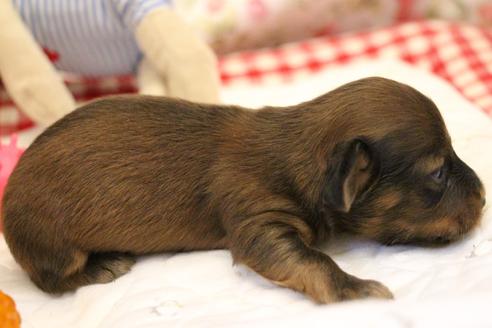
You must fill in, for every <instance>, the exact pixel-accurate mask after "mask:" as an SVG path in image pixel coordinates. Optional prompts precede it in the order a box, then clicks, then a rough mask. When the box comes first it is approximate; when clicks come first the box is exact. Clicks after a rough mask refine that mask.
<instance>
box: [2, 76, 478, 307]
mask: <svg viewBox="0 0 492 328" xmlns="http://www.w3.org/2000/svg"><path fill="white" fill-rule="evenodd" d="M483 199H484V190H483V187H482V184H481V182H480V180H479V179H478V177H477V176H476V174H475V173H474V172H473V171H472V170H471V169H470V168H469V167H468V166H466V164H465V163H463V162H462V161H461V160H460V159H459V158H458V156H457V155H456V154H455V153H454V151H453V148H452V147H451V142H450V138H449V136H448V133H447V131H446V128H445V126H444V122H443V120H442V118H441V116H440V114H439V111H438V109H437V108H436V106H435V105H434V104H433V103H432V102H431V101H430V100H429V99H428V98H426V97H425V96H423V95H422V94H420V93H419V92H417V91H416V90H414V89H412V88H410V87H409V86H406V85H403V84H400V83H397V82H394V81H391V80H387V79H382V78H368V79H363V80H359V81H356V82H353V83H349V84H347V85H344V86H342V87H340V88H338V89H336V90H334V91H332V92H329V93H328V94H325V95H323V96H321V97H319V98H316V99H314V100H312V101H308V102H306V103H302V104H300V105H297V106H292V107H286V108H274V107H267V108H263V109H261V110H259V111H252V110H248V109H245V108H240V107H225V106H211V105H200V104H194V103H189V102H185V101H178V100H173V99H167V98H157V97H141V96H133V97H132V96H128V97H116V98H110V99H104V100H100V101H96V102H94V103H91V104H89V105H87V106H84V107H83V108H80V109H79V110H77V111H75V112H73V113H71V114H69V115H67V116H66V117H65V118H63V119H61V120H60V121H58V122H57V123H55V124H54V125H53V126H51V127H50V128H49V129H47V130H46V131H45V132H44V133H43V134H42V135H41V136H39V137H38V138H37V139H36V141H35V142H34V143H33V144H32V145H31V147H30V148H29V149H28V150H27V151H26V152H25V154H24V156H23V157H22V158H21V160H20V162H19V164H18V166H17V168H16V169H15V171H14V172H13V174H12V176H11V178H10V181H9V183H8V186H7V189H6V192H5V198H4V204H3V217H4V220H5V222H4V227H5V237H6V240H7V243H8V245H9V247H10V249H11V251H12V254H13V255H14V257H15V259H16V260H17V261H18V263H19V264H20V265H21V266H22V267H23V268H24V269H25V270H26V271H27V272H28V274H29V275H30V277H31V278H32V280H33V281H34V282H35V283H36V284H37V285H38V286H39V287H40V288H41V289H43V290H45V291H47V292H53V293H59V292H64V291H68V290H73V289H75V288H77V287H80V286H82V285H86V284H92V283H105V282H109V281H111V280H113V279H115V278H116V277H118V276H120V275H122V274H124V273H125V272H127V271H128V270H129V269H130V267H131V265H132V264H133V263H134V261H133V259H132V255H138V254H149V253H158V252H169V251H191V250H198V249H214V248H228V249H230V250H231V252H232V255H233V258H234V261H235V262H240V263H244V264H245V265H247V266H249V267H250V268H252V269H253V270H255V271H256V272H258V273H259V274H261V275H263V276H265V277H267V278H268V279H270V280H272V281H274V282H276V283H278V284H280V285H282V286H287V287H290V288H293V289H295V290H298V291H301V292H304V293H306V294H307V295H308V296H310V297H311V298H312V299H314V300H315V301H316V302H320V303H326V302H333V301H339V300H346V299H355V298H364V297H382V298H391V297H392V295H391V292H390V291H389V290H388V289H387V288H386V287H384V286H383V285H382V284H380V283H378V282H376V281H370V280H361V279H358V278H356V277H354V276H351V275H349V274H347V273H345V272H343V271H342V270H341V269H340V268H339V267H338V266H337V265H336V264H335V263H334V262H333V260H332V259H331V258H330V257H329V256H328V255H326V254H324V253H322V252H321V251H319V250H318V249H316V245H317V244H318V243H319V242H321V241H323V240H326V239H327V238H329V236H330V235H331V234H333V233H334V232H335V233H336V232H338V231H349V232H352V233H355V234H358V235H363V236H367V237H370V238H373V239H376V240H379V241H381V242H383V243H388V244H393V243H412V242H419V243H420V242H424V243H427V242H430V243H434V242H440V243H443V242H448V241H452V240H456V239H458V238H460V237H461V236H462V235H463V234H464V233H466V232H468V231H469V230H470V229H471V228H472V227H474V226H475V225H476V224H477V222H478V221H479V218H480V215H481V209H482V206H483Z"/></svg>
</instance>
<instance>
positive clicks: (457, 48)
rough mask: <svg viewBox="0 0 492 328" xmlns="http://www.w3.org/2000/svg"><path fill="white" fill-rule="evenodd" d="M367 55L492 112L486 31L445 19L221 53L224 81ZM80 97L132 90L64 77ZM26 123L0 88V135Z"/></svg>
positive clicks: (491, 55)
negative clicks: (402, 65)
mask: <svg viewBox="0 0 492 328" xmlns="http://www.w3.org/2000/svg"><path fill="white" fill-rule="evenodd" d="M368 58H391V59H400V60H404V61H406V62H408V63H410V64H413V65H415V66H418V67H421V68H425V69H427V70H429V71H432V72H434V73H435V74H437V75H439V76H441V77H443V78H444V79H446V80H448V81H449V82H450V83H451V84H452V85H454V86H455V87H456V88H457V89H458V90H459V91H460V92H461V93H462V94H463V95H464V96H465V97H466V98H468V99H469V100H470V101H472V102H473V103H475V104H476V105H477V106H478V107H480V108H482V109H483V110H484V111H485V112H487V113H488V114H489V115H491V116H492V31H490V30H487V29H483V28H479V27H474V26H468V25H461V24H455V23H449V22H430V21H421V22H411V23H404V24H401V25H396V26H393V27H390V28H385V29H381V30H376V31H371V32H363V33H356V34H350V35H345V36H339V37H320V38H315V39H310V40H307V41H302V42H298V43H292V44H287V45H285V46H281V47H278V48H268V49H261V50H255V51H246V52H240V53H236V54H231V55H227V56H224V57H222V58H221V59H220V61H219V69H220V73H221V78H222V82H223V83H224V84H226V85H227V84H233V83H267V82H268V81H269V80H285V81H288V80H291V79H294V78H302V76H305V75H306V74H315V73H316V72H318V71H320V70H324V69H330V68H332V67H337V66H341V65H346V64H349V63H352V62H355V61H358V60H363V59H368ZM66 81H67V84H68V85H69V87H70V89H71V90H72V92H73V94H74V95H75V98H76V99H77V100H80V101H85V100H89V99H92V98H95V97H99V96H104V95H108V94H117V93H128V92H135V91H136V86H135V80H134V79H133V78H132V77H129V76H124V77H114V78H103V79H84V78H80V77H67V79H66ZM30 126H32V123H31V122H30V121H29V119H27V117H25V116H24V115H22V113H20V112H19V111H18V110H17V109H15V108H14V107H13V106H12V103H11V101H10V100H9V99H8V97H7V95H6V93H5V91H4V90H0V134H8V133H12V132H15V131H18V130H20V129H23V128H27V127H30Z"/></svg>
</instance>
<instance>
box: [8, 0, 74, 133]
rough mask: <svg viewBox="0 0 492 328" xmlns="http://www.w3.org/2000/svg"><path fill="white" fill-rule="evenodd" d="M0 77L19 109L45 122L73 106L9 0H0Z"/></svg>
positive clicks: (51, 121) (72, 102) (40, 121)
mask: <svg viewBox="0 0 492 328" xmlns="http://www.w3.org/2000/svg"><path fill="white" fill-rule="evenodd" d="M0 49H1V50H0V77H1V79H2V81H3V84H4V85H5V88H6V89H7V92H8V93H9V95H10V96H11V97H12V99H13V100H14V102H15V103H16V104H17V106H19V108H20V109H21V110H22V111H23V112H25V113H26V114H27V115H28V116H29V117H31V118H32V119H33V120H34V121H36V122H37V123H41V124H44V125H48V124H51V123H53V122H54V121H55V120H57V119H59V118H61V117H62V116H63V115H65V114H66V113H68V112H70V111H71V110H73V109H74V108H75V102H74V100H73V97H72V95H71V94H70V92H69V91H68V89H67V88H66V86H65V84H64V83H63V81H62V79H61V77H60V76H59V74H58V73H57V72H56V70H55V68H54V67H53V66H52V64H51V62H50V61H49V60H48V58H47V57H46V56H45V54H44V53H43V51H42V50H41V48H40V47H39V46H38V45H37V44H36V41H35V40H34V38H33V37H32V35H31V33H30V32H29V31H28V29H27V28H26V27H25V25H24V24H23V22H22V20H21V18H20V17H19V15H18V14H17V12H16V11H15V10H14V8H13V6H12V3H11V1H10V0H0Z"/></svg>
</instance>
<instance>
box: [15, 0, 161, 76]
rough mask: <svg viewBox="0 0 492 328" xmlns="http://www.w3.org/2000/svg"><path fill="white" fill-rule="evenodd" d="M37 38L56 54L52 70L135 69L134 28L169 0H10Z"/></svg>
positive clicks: (95, 73) (110, 72) (97, 72)
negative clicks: (54, 68) (54, 67)
mask: <svg viewBox="0 0 492 328" xmlns="http://www.w3.org/2000/svg"><path fill="white" fill-rule="evenodd" d="M13 4H14V6H15V8H16V9H17V10H18V12H19V14H20V16H21V17H22V20H23V21H24V23H25V24H26V25H27V26H28V28H29V29H30V30H31V33H32V34H33V36H34V38H35V39H36V41H37V42H38V43H39V45H40V46H41V47H43V48H44V49H46V50H47V51H49V52H52V53H56V54H57V57H58V59H57V60H56V61H55V62H54V64H55V66H56V68H58V69H60V70H64V71H68V72H74V73H80V74H84V75H87V76H101V75H114V74H128V73H133V72H135V70H136V68H137V64H138V62H139V61H140V58H141V56H142V55H141V52H140V51H139V49H138V46H137V43H136V40H135V37H134V30H135V28H136V26H137V25H138V23H139V22H140V20H141V19H142V18H143V17H144V16H145V15H146V14H148V13H149V12H151V11H152V10H154V9H156V8H158V7H162V6H170V5H171V0H13Z"/></svg>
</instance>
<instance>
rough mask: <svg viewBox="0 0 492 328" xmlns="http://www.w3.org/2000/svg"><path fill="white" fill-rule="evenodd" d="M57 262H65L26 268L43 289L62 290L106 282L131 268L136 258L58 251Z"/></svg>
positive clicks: (50, 290)
mask: <svg viewBox="0 0 492 328" xmlns="http://www.w3.org/2000/svg"><path fill="white" fill-rule="evenodd" d="M54 258H56V259H54V262H55V263H58V264H65V265H62V266H59V267H53V262H52V263H50V265H49V266H45V267H44V268H32V269H34V270H27V271H28V272H29V274H30V276H31V279H32V280H33V282H34V283H35V284H36V285H37V286H38V287H39V288H41V289H42V290H44V291H46V292H48V293H53V294H60V293H63V292H67V291H72V290H75V289H77V288H79V287H82V286H85V285H90V284H104V283H108V282H111V281H113V280H115V279H116V278H118V277H120V276H122V275H123V274H125V273H127V272H128V271H130V269H131V267H132V266H133V265H134V264H135V259H134V258H133V257H132V256H131V255H128V254H124V253H93V254H87V253H84V252H81V251H72V252H68V253H67V252H65V253H62V254H60V253H57V254H56V255H55V256H54Z"/></svg>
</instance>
